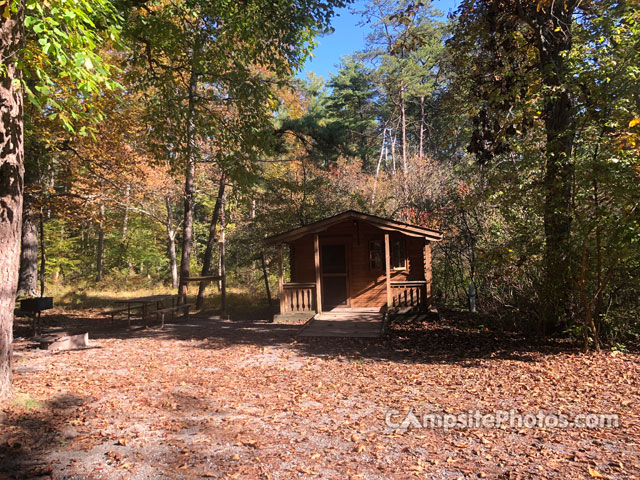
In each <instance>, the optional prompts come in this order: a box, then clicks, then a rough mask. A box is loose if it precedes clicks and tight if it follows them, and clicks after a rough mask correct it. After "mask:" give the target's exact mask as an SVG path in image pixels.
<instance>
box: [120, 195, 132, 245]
mask: <svg viewBox="0 0 640 480" xmlns="http://www.w3.org/2000/svg"><path fill="white" fill-rule="evenodd" d="M130 196H131V185H127V186H126V188H125V190H124V217H122V237H121V239H120V240H121V242H122V243H124V242H125V241H126V240H127V232H128V231H129V197H130Z"/></svg>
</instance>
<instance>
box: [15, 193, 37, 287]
mask: <svg viewBox="0 0 640 480" xmlns="http://www.w3.org/2000/svg"><path fill="white" fill-rule="evenodd" d="M22 213H23V215H22V245H21V249H20V277H19V280H18V296H19V297H35V296H37V295H38V221H37V218H36V215H35V212H34V211H33V210H32V209H31V208H27V207H26V205H25V208H24V210H23V212H22Z"/></svg>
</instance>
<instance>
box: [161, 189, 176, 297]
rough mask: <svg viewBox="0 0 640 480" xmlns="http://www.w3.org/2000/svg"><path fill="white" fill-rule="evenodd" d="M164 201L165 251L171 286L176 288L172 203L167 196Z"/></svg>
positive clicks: (174, 233) (174, 232)
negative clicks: (165, 217) (167, 257)
mask: <svg viewBox="0 0 640 480" xmlns="http://www.w3.org/2000/svg"><path fill="white" fill-rule="evenodd" d="M164 202H165V205H166V207H167V223H166V227H167V241H168V242H167V251H168V253H169V268H170V270H171V287H172V288H178V261H177V259H176V231H175V230H174V228H173V205H172V204H171V199H170V198H169V197H165V199H164Z"/></svg>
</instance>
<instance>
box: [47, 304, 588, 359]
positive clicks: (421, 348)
mask: <svg viewBox="0 0 640 480" xmlns="http://www.w3.org/2000/svg"><path fill="white" fill-rule="evenodd" d="M241 317H242V318H239V317H238V315H234V314H231V315H229V316H221V315H215V314H211V313H208V314H198V315H192V316H191V318H190V319H189V320H185V319H184V318H176V319H175V321H173V322H172V321H170V322H168V323H167V324H165V327H164V328H163V329H160V328H159V325H157V324H152V325H150V327H149V328H144V327H143V326H142V325H141V324H140V322H139V321H137V322H134V324H133V327H132V328H131V329H129V328H127V323H126V320H124V321H123V320H119V321H116V323H115V324H114V325H111V323H110V320H109V319H105V318H102V317H87V316H85V315H84V314H83V312H71V313H69V314H68V315H57V316H56V317H54V318H52V319H50V320H49V322H50V323H52V324H51V325H50V326H49V328H48V329H47V330H48V331H49V332H51V333H56V332H58V333H60V332H65V333H69V334H73V333H80V332H85V331H89V336H90V338H116V339H121V340H126V339H129V338H159V339H165V340H166V339H176V340H193V341H201V347H202V348H207V349H221V348H226V347H228V346H231V345H242V344H245V345H256V346H262V347H267V346H281V347H285V348H290V349H293V350H296V351H297V352H298V353H299V354H301V355H309V356H317V357H348V358H360V359H371V360H385V361H396V362H416V363H453V362H463V363H466V364H468V365H469V366H472V365H476V362H475V361H476V360H486V359H496V360H498V359H513V360H519V361H535V360H536V358H538V357H539V355H540V354H549V353H560V352H577V351H578V349H577V347H576V346H575V345H574V344H572V343H571V342H569V341H568V340H562V339H545V340H541V341H537V340H535V339H531V338H530V337H525V336H522V335H519V334H516V333H510V332H500V331H492V330H489V329H487V328H485V327H483V326H482V325H478V322H479V320H478V318H477V317H474V316H472V315H468V314H465V313H461V312H456V311H453V310H444V311H442V312H441V314H440V315H439V316H438V315H435V314H432V315H419V316H416V315H401V316H398V317H396V318H395V319H392V320H390V321H389V322H388V324H387V328H386V330H385V335H384V336H383V337H382V338H377V339H376V338H374V339H370V338H362V339H359V338H331V337H322V338H321V337H298V336H297V333H298V332H299V331H300V329H301V326H300V325H282V324H273V323H269V321H268V320H267V319H268V318H270V315H269V312H268V310H267V311H264V310H260V311H255V310H254V311H253V314H252V315H245V314H244V313H243V314H241Z"/></svg>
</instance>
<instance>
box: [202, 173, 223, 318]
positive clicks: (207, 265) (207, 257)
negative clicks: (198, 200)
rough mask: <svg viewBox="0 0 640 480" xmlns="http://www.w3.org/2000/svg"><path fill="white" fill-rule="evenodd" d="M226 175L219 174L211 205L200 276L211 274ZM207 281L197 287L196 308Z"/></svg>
mask: <svg viewBox="0 0 640 480" xmlns="http://www.w3.org/2000/svg"><path fill="white" fill-rule="evenodd" d="M225 182H226V177H225V174H224V173H223V174H222V175H221V176H220V186H219V187H218V196H217V197H216V204H215V206H214V207H213V213H212V214H211V223H210V224H209V239H208V240H207V248H206V250H205V251H204V259H203V262H202V276H205V275H212V274H213V272H212V271H211V260H212V257H213V248H214V247H215V245H216V241H217V240H218V235H217V234H216V228H217V227H218V219H219V218H220V207H221V205H222V204H223V202H224V189H225ZM208 283H209V282H200V285H199V287H198V298H197V299H196V309H200V308H202V305H203V303H204V291H205V288H206V286H207V284H208Z"/></svg>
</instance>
